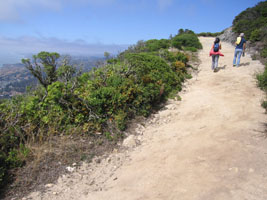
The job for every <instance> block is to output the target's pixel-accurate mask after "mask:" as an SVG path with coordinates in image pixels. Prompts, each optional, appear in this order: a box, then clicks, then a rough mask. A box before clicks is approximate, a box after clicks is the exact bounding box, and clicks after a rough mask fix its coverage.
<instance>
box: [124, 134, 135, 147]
mask: <svg viewBox="0 0 267 200" xmlns="http://www.w3.org/2000/svg"><path fill="white" fill-rule="evenodd" d="M122 145H123V146H124V147H128V148H133V147H135V146H136V139H135V136H134V135H130V136H128V137H127V138H126V139H125V140H124V141H123V144H122Z"/></svg>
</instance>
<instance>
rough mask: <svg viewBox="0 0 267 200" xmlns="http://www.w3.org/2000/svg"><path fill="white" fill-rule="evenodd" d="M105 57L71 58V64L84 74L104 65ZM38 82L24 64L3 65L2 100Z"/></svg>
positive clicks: (23, 91) (1, 80) (1, 74)
mask: <svg viewBox="0 0 267 200" xmlns="http://www.w3.org/2000/svg"><path fill="white" fill-rule="evenodd" d="M104 60H105V59H104V58H103V57H84V56H73V57H71V64H73V65H76V66H77V67H78V68H82V71H83V72H88V71H90V70H91V69H92V68H93V67H97V66H98V65H101V64H103V63H104ZM37 84H38V81H37V79H36V78H34V77H33V76H32V75H31V73H30V72H29V71H28V70H27V69H26V68H25V66H24V65H23V64H22V63H17V64H3V66H2V67H0V99H3V98H11V97H12V96H14V95H18V94H23V93H25V92H26V88H27V86H33V87H34V86H36V85H37Z"/></svg>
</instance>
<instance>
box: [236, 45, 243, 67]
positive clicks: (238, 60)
mask: <svg viewBox="0 0 267 200" xmlns="http://www.w3.org/2000/svg"><path fill="white" fill-rule="evenodd" d="M241 55H242V49H238V53H237V63H236V66H237V67H239V63H240V58H241Z"/></svg>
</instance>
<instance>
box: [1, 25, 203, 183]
mask: <svg viewBox="0 0 267 200" xmlns="http://www.w3.org/2000/svg"><path fill="white" fill-rule="evenodd" d="M170 47H176V48H178V49H180V50H182V49H185V50H191V51H196V50H197V49H200V48H202V46H201V44H200V42H199V40H198V38H197V36H196V35H195V34H194V32H193V31H189V30H182V29H181V30H180V31H179V34H177V35H176V36H175V37H173V38H172V39H161V40H156V39H154V40H148V41H139V42H138V43H137V44H136V45H134V46H131V47H129V49H128V50H126V51H125V52H123V53H121V54H120V55H118V56H117V57H116V58H112V59H109V60H107V63H106V64H105V65H104V66H102V67H99V68H94V69H93V70H91V71H90V72H88V73H81V72H80V71H78V70H77V69H76V68H75V67H73V65H71V64H70V62H69V60H68V59H67V58H66V59H65V58H64V59H61V58H60V55H59V54H58V53H49V52H40V53H39V54H38V55H35V56H33V59H24V60H22V62H23V63H24V64H25V67H26V68H27V69H28V70H29V71H30V72H31V73H32V74H33V75H34V77H36V78H37V79H38V81H39V86H38V88H37V89H35V90H32V91H29V92H28V93H27V94H25V95H20V96H16V97H14V98H12V99H10V100H1V101H0V119H1V121H0V147H1V148H0V185H1V187H2V186H3V185H4V184H6V181H7V180H8V179H7V178H8V176H9V175H10V172H11V171H10V170H11V169H15V168H17V167H20V166H22V165H24V164H25V162H26V161H27V157H28V156H29V154H31V152H32V151H34V150H33V149H31V148H29V145H28V144H42V143H43V142H44V141H47V140H48V138H49V137H51V136H53V137H57V136H58V137H60V136H62V135H80V136H92V138H97V137H104V138H106V140H108V141H114V140H117V139H119V138H121V137H123V135H122V131H123V130H125V129H126V128H127V124H128V122H129V121H130V120H131V119H133V118H134V117H135V116H145V117H146V116H148V115H149V114H150V113H151V111H152V110H153V109H154V108H155V107H156V106H157V105H158V104H159V103H161V102H164V101H165V100H166V99H167V98H168V97H169V96H170V95H171V94H173V93H174V92H177V91H179V90H181V86H182V82H183V81H184V80H185V79H186V78H190V74H188V68H189V67H190V65H189V64H188V61H189V58H190V56H189V55H187V54H186V53H184V52H182V51H179V50H176V51H169V48H170ZM99 133H100V134H99ZM33 159H34V158H33Z"/></svg>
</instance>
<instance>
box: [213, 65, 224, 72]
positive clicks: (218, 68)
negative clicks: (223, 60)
mask: <svg viewBox="0 0 267 200" xmlns="http://www.w3.org/2000/svg"><path fill="white" fill-rule="evenodd" d="M225 68H226V65H224V66H222V67H217V68H216V70H215V71H214V72H219V71H220V70H222V69H225Z"/></svg>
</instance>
